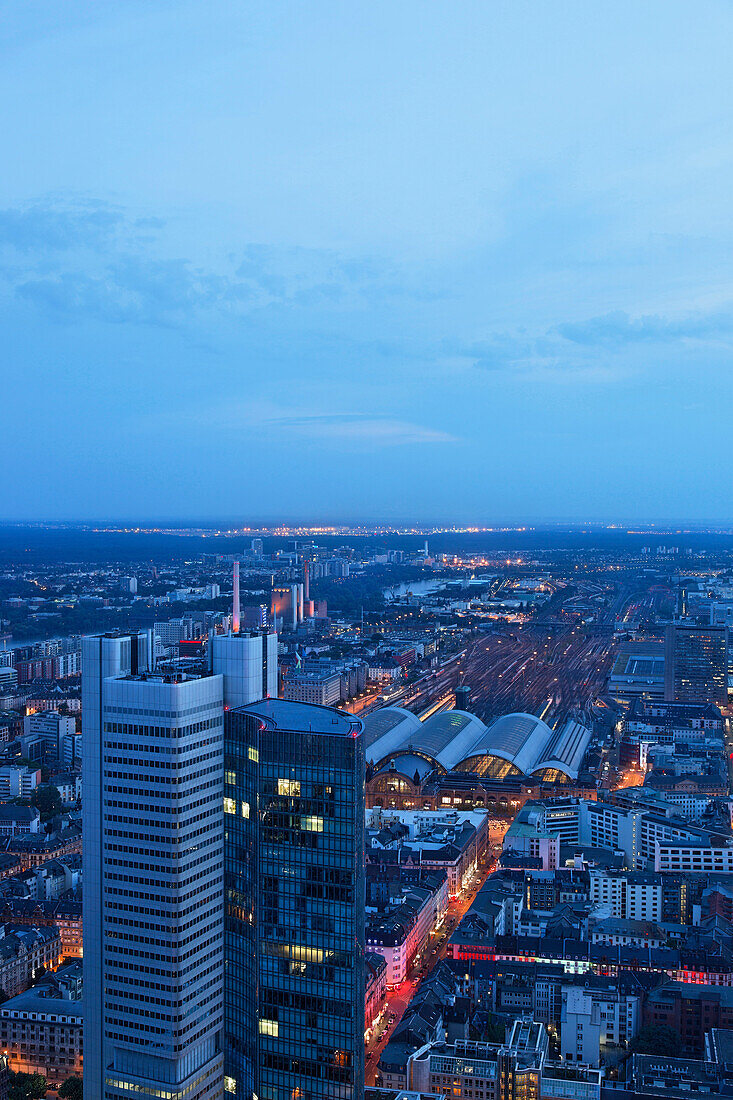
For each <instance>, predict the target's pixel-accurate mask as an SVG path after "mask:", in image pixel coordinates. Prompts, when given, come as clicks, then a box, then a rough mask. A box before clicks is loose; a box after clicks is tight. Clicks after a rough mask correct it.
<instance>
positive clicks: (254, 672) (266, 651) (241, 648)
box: [209, 631, 278, 708]
mask: <svg viewBox="0 0 733 1100" xmlns="http://www.w3.org/2000/svg"><path fill="white" fill-rule="evenodd" d="M209 661H210V668H211V669H212V671H213V672H214V673H216V674H217V675H221V676H223V678H224V702H225V704H226V705H227V706H228V707H232V708H233V707H243V706H245V705H247V704H248V703H257V702H259V700H260V699H276V698H277V688H278V683H277V665H278V659H277V634H275V633H265V632H255V631H253V632H252V633H244V632H242V633H239V634H212V635H210V637H209Z"/></svg>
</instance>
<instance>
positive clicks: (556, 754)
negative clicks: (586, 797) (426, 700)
mask: <svg viewBox="0 0 733 1100" xmlns="http://www.w3.org/2000/svg"><path fill="white" fill-rule="evenodd" d="M364 734H365V738H366V756H367V760H368V761H369V762H370V763H371V765H372V767H373V768H374V769H375V770H380V769H381V768H383V767H385V766H388V767H390V768H392V769H396V770H398V771H404V772H405V773H406V774H407V773H408V772H409V774H413V773H414V771H415V759H416V757H417V758H420V759H422V760H425V761H426V762H428V763H430V764H431V765H432V766H433V767H434V768H437V769H439V770H440V771H442V772H449V771H462V772H477V773H479V774H481V775H490V776H494V777H496V778H501V777H503V776H504V775H537V776H544V777H547V778H550V777H555V778H557V777H563V776H566V777H568V778H570V779H577V777H578V769H579V768H580V765H581V762H582V760H583V756H584V755H585V751H586V749H587V747H588V743H589V741H590V738H591V731H590V730H589V729H587V728H586V727H585V726H583V725H581V724H580V723H579V722H576V721H574V720H570V721H568V722H567V723H566V724H565V725H564V726H561V727H560V728H559V729H557V730H553V729H551V728H550V726H548V725H547V723H546V722H543V721H542V719H541V718H537V717H536V716H535V715H534V714H521V713H517V714H505V715H503V716H502V717H501V718H496V719H495V720H494V721H493V722H492V723H491V725H489V726H486V725H485V724H484V723H483V722H482V721H481V720H480V719H478V718H477V717H476V716H475V715H474V714H469V713H468V712H467V711H464V710H445V711H439V712H438V713H437V714H433V715H431V716H430V718H428V719H426V720H425V721H424V722H421V721H420V720H419V718H417V717H416V716H415V715H414V714H411V713H410V712H409V711H407V710H404V709H403V708H402V707H384V708H383V709H382V710H378V711H375V712H374V713H373V714H370V715H368V716H367V717H366V718H365V719H364ZM402 758H405V759H404V760H402ZM407 758H409V759H407ZM410 769H411V770H410Z"/></svg>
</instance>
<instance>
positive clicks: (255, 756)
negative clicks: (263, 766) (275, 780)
mask: <svg viewBox="0 0 733 1100" xmlns="http://www.w3.org/2000/svg"><path fill="white" fill-rule="evenodd" d="M247 755H248V756H249V758H250V760H251V761H252V763H253V764H259V762H260V754H259V752H258V751H257V749H247Z"/></svg>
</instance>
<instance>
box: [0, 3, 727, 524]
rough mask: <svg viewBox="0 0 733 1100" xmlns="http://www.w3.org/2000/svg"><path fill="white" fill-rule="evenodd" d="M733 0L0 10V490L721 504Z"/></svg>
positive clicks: (561, 513)
mask: <svg viewBox="0 0 733 1100" xmlns="http://www.w3.org/2000/svg"><path fill="white" fill-rule="evenodd" d="M732 24H733V14H732V13H731V11H730V9H729V8H728V7H727V6H726V5H723V4H720V3H711V4H709V5H705V6H704V7H702V8H701V9H699V10H695V11H694V12H693V11H692V9H690V8H689V6H688V5H685V4H681V3H665V4H661V3H651V4H649V5H645V6H644V7H643V8H639V7H638V5H636V6H634V5H630V4H621V5H615V6H614V8H613V10H612V11H611V10H609V11H603V10H601V9H599V8H597V7H596V8H593V9H589V8H588V6H587V5H582V4H569V5H563V6H562V7H561V6H558V5H553V6H549V7H547V8H545V9H537V8H535V7H533V6H529V5H525V4H521V3H520V4H499V3H497V4H492V5H491V6H487V5H480V4H473V3H465V4H461V5H458V6H456V5H448V4H443V3H437V4H433V5H430V6H429V7H428V8H426V7H424V6H422V5H416V4H413V3H407V2H406V3H404V4H401V5H399V6H398V7H395V6H394V5H389V6H387V5H372V4H370V5H366V4H362V3H354V4H350V5H347V6H336V5H332V4H329V3H318V4H313V5H309V6H308V10H307V13H306V12H305V11H304V10H303V9H301V8H300V7H298V6H297V5H294V4H291V3H282V4H277V5H268V6H267V7H266V9H263V8H262V7H261V6H259V5H254V4H248V3H245V4H237V5H234V4H231V3H225V2H220V3H216V4H214V5H207V8H206V12H205V13H202V10H201V8H200V6H199V5H196V4H190V3H182V4H179V5H176V8H175V15H174V13H173V9H172V8H171V6H170V5H169V4H167V3H160V2H154V3H150V2H148V3H144V4H143V3H132V4H128V5H125V6H124V7H119V6H109V5H90V4H80V5H75V6H74V9H73V10H69V9H68V8H65V9H64V11H63V14H60V12H59V11H57V10H55V9H54V7H53V5H46V6H45V7H43V8H42V9H41V14H40V15H39V10H38V9H34V11H33V12H31V11H30V10H29V9H27V8H22V7H16V8H15V9H13V10H10V11H8V12H7V18H6V20H5V26H6V32H7V33H6V36H5V39H4V42H3V44H2V46H0V49H2V58H3V66H2V76H1V77H0V88H2V90H3V92H4V94H5V98H6V102H8V103H12V111H8V128H7V132H6V158H5V160H6V171H5V173H4V176H3V180H2V183H0V251H1V253H2V255H1V257H0V260H1V263H0V283H1V284H2V285H1V286H0V316H1V317H2V323H3V328H4V332H5V337H6V339H5V345H6V355H5V362H6V363H7V369H6V374H7V378H6V381H5V408H6V410H7V412H8V413H9V414H10V415H8V416H6V432H7V440H6V442H7V453H8V456H9V465H8V473H9V475H10V476H9V477H8V478H7V481H6V486H5V492H4V493H3V498H2V502H1V503H0V516H2V518H4V519H36V518H39V517H41V518H47V519H75V518H84V517H107V518H111V519H119V518H123V517H127V516H132V515H135V516H137V515H145V516H168V517H170V516H176V517H183V518H189V517H194V516H202V515H206V516H209V517H210V516H221V515H237V514H240V513H242V512H246V513H247V514H252V515H262V516H272V515H274V514H283V515H288V516H304V515H306V513H310V514H311V515H313V514H314V513H316V514H317V515H319V516H323V517H338V516H339V515H348V516H350V517H353V518H354V519H364V518H369V517H375V516H379V517H384V518H385V519H394V518H397V517H403V516H404V515H405V512H406V511H408V512H412V511H413V510H414V512H415V513H416V515H419V516H421V517H422V516H427V518H429V519H433V518H435V519H447V518H451V519H453V518H455V520H456V521H457V522H459V523H465V522H471V521H472V522H477V523H478V522H482V521H483V522H499V521H502V520H517V521H518V520H527V521H542V520H550V519H564V520H567V521H570V520H577V521H583V520H589V519H598V520H613V519H616V518H619V517H625V518H628V520H629V521H634V520H640V519H644V518H650V517H653V518H659V519H663V518H665V517H668V518H680V519H682V518H684V519H686V520H688V521H690V522H693V521H715V520H725V519H727V518H728V517H729V505H728V500H727V494H726V489H725V478H724V476H720V474H718V473H716V471H717V470H719V468H720V459H719V444H718V440H717V436H716V433H715V432H714V431H711V430H710V414H711V411H712V410H714V409H716V408H718V407H720V406H721V405H725V403H726V402H728V401H730V399H731V398H732V397H733V389H732V387H733V375H732V374H731V372H730V370H729V367H728V362H729V359H730V350H731V332H733V322H732V315H731V307H730V302H731V294H730V259H729V256H730V247H729V244H730V229H729V225H728V221H729V219H728V190H729V188H728V179H729V175H730V159H731V149H732V148H733V146H732V145H731V140H730V123H729V118H728V115H727V112H726V111H725V103H726V102H727V101H728V100H729V98H730V91H731V80H732V79H733V78H732V77H731V73H730V66H729V63H728V51H727V49H726V44H727V42H728V41H729V39H730V32H731V30H732V29H733V26H732ZM29 395H32V398H33V405H32V419H30V420H29V418H28V415H27V414H28V412H29V409H30V406H29V400H28V399H29ZM49 453H50V454H52V455H53V462H54V464H55V465H54V471H55V475H54V476H50V471H49V467H48V454H49ZM111 484H114V485H115V492H114V496H112V495H111V494H110V492H109V486H110V485H111ZM406 502H408V505H407V506H406ZM408 518H409V517H408Z"/></svg>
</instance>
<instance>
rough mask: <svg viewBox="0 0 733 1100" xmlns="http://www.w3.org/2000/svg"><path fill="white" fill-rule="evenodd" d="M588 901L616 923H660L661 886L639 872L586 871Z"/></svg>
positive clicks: (645, 874)
mask: <svg viewBox="0 0 733 1100" xmlns="http://www.w3.org/2000/svg"><path fill="white" fill-rule="evenodd" d="M590 900H591V901H592V902H593V904H594V905H596V906H599V907H600V906H603V907H605V906H608V907H609V910H610V914H611V916H612V917H616V918H618V919H620V920H644V921H660V920H661V919H662V884H661V882H660V880H659V878H658V877H656V876H655V875H652V874H647V873H646V872H643V871H638V872H635V871H614V870H595V869H593V868H591V870H590Z"/></svg>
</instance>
